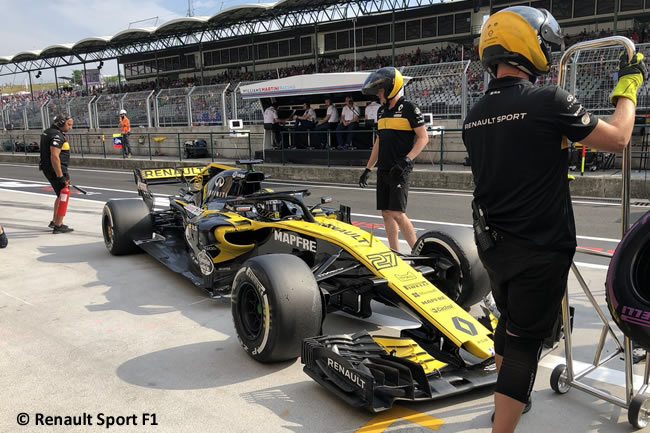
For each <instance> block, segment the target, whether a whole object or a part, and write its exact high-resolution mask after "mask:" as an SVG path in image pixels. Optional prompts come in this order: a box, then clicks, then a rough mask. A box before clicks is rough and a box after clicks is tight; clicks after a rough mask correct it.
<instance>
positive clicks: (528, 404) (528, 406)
mask: <svg viewBox="0 0 650 433" xmlns="http://www.w3.org/2000/svg"><path fill="white" fill-rule="evenodd" d="M532 407H533V402H532V400H531V399H530V398H529V399H528V403H526V406H524V410H522V411H521V414H522V415H523V414H525V413H528V412H530V409H531V408H532ZM491 420H492V423H493V424H494V412H492V417H491Z"/></svg>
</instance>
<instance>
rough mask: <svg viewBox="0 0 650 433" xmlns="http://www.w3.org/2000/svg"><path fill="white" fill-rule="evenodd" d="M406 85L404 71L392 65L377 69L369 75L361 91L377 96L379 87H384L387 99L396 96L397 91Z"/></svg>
mask: <svg viewBox="0 0 650 433" xmlns="http://www.w3.org/2000/svg"><path fill="white" fill-rule="evenodd" d="M402 87H404V77H402V73H401V72H400V71H399V70H398V69H397V68H394V67H392V66H388V67H385V68H381V69H377V70H376V71H375V72H373V73H372V74H370V75H368V78H366V81H365V82H364V83H363V87H362V88H361V93H363V94H364V95H373V96H377V92H378V91H379V89H384V98H386V100H389V99H392V98H394V97H395V96H396V95H397V93H398V92H399V91H400V90H402Z"/></svg>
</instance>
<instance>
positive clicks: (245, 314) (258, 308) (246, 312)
mask: <svg viewBox="0 0 650 433" xmlns="http://www.w3.org/2000/svg"><path fill="white" fill-rule="evenodd" d="M239 298H240V300H241V301H240V302H239V317H240V318H241V324H242V328H243V331H244V334H245V337H246V338H247V339H249V340H255V339H256V338H257V337H259V336H260V335H261V334H262V330H263V324H264V316H263V315H262V299H261V298H260V295H259V293H258V292H257V289H256V288H255V287H254V286H253V285H252V284H250V283H244V284H243V287H242V288H241V294H240V295H239Z"/></svg>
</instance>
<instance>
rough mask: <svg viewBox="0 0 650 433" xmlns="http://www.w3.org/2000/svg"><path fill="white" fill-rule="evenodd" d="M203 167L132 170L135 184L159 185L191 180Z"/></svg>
mask: <svg viewBox="0 0 650 433" xmlns="http://www.w3.org/2000/svg"><path fill="white" fill-rule="evenodd" d="M203 169H205V167H178V168H176V167H170V168H136V169H134V170H133V173H134V175H135V181H136V183H137V182H138V181H141V182H144V183H146V184H147V185H161V184H170V183H181V182H184V179H183V178H185V180H192V179H194V178H195V177H196V176H197V175H199V174H201V173H202V172H203Z"/></svg>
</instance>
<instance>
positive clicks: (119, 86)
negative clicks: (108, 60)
mask: <svg viewBox="0 0 650 433" xmlns="http://www.w3.org/2000/svg"><path fill="white" fill-rule="evenodd" d="M115 61H116V62H117V90H118V93H122V73H121V72H120V61H119V59H117V58H116V59H115Z"/></svg>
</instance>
